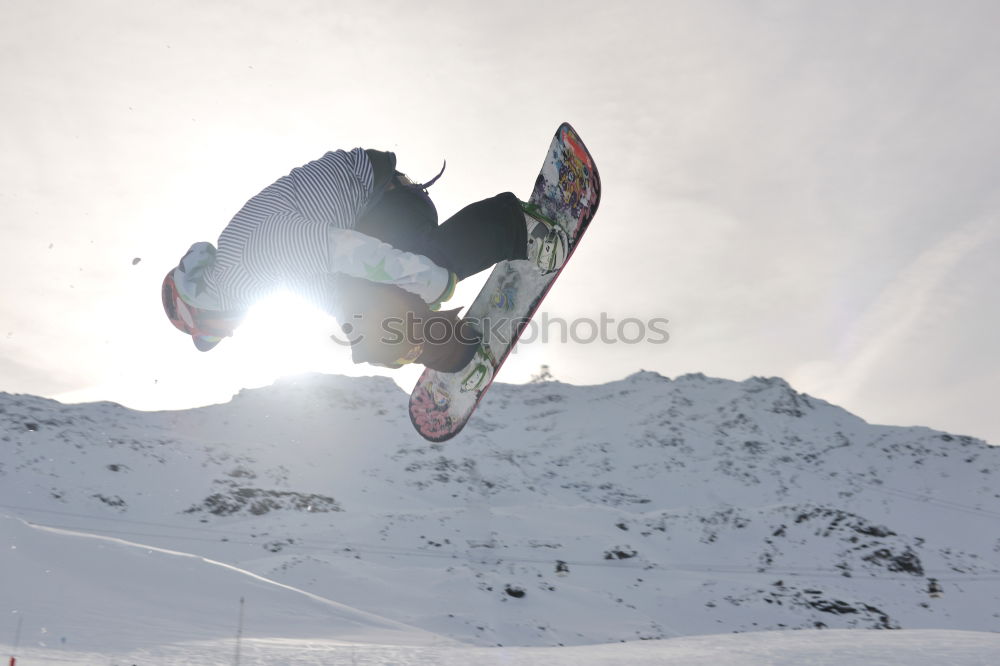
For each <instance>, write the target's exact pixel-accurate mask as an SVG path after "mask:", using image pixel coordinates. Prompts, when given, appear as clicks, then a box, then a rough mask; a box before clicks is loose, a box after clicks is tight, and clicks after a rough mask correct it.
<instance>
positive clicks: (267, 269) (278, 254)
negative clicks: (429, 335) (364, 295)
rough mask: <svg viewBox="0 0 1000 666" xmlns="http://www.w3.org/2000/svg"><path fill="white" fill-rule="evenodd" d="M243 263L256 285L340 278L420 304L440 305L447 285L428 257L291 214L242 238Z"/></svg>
mask: <svg viewBox="0 0 1000 666" xmlns="http://www.w3.org/2000/svg"><path fill="white" fill-rule="evenodd" d="M242 263H243V264H244V265H245V267H246V269H247V271H248V272H249V273H250V274H251V275H252V276H253V277H254V278H255V279H256V280H257V281H259V282H261V283H274V284H280V283H288V282H292V281H298V280H302V279H309V278H317V277H323V276H325V275H337V274H341V275H347V276H351V277H357V278H362V279H365V280H368V281H370V282H375V283H378V284H388V285H394V286H397V287H400V288H402V289H404V290H406V291H408V292H410V293H412V294H415V295H416V296H418V297H420V298H421V299H422V300H423V301H424V302H425V303H436V302H438V301H440V300H442V296H443V295H446V294H447V293H448V292H449V290H450V288H451V286H452V284H451V283H452V280H451V274H450V272H449V271H448V270H447V269H445V268H442V267H440V266H438V265H437V264H435V263H434V262H433V261H431V260H430V259H428V258H427V257H424V256H422V255H418V254H413V253H411V252H403V251H401V250H397V249H396V248H394V247H393V246H391V245H389V244H388V243H384V242H382V241H380V240H378V239H377V238H374V237H372V236H368V235H366V234H363V233H361V232H359V231H354V230H351V229H338V228H336V227H333V226H331V225H328V224H326V223H324V222H319V221H314V220H308V219H305V218H303V217H302V216H301V215H299V214H298V213H296V212H294V211H290V210H286V211H282V212H280V213H276V214H273V215H271V216H270V217H268V218H267V219H265V220H263V221H261V223H260V224H259V225H257V227H256V228H255V229H254V230H253V232H252V233H251V234H250V235H249V236H248V237H247V242H246V244H245V246H244V250H243V256H242Z"/></svg>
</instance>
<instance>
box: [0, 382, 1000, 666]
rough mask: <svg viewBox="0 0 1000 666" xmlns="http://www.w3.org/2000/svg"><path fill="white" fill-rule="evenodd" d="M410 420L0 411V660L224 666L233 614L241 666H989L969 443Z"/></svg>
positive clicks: (853, 430)
mask: <svg viewBox="0 0 1000 666" xmlns="http://www.w3.org/2000/svg"><path fill="white" fill-rule="evenodd" d="M406 401H407V396H406V394H405V393H404V392H403V391H401V390H400V389H399V388H397V387H396V386H395V384H393V383H392V382H391V381H390V380H387V379H384V378H361V379H357V378H345V377H337V376H320V375H311V376H304V377H298V378H292V379H288V380H284V381H282V382H279V383H278V384H276V385H274V386H272V387H269V388H265V389H257V390H249V391H244V392H242V393H240V394H239V395H237V396H236V397H235V398H234V399H233V400H232V401H231V402H230V403H227V404H224V405H216V406H211V407H205V408H200V409H194V410H187V411H179V412H155V413H149V412H136V411H132V410H128V409H125V408H123V407H120V406H118V405H114V404H110V403H95V404H85V405H62V404H60V403H57V402H54V401H51V400H45V399H41V398H37V397H33V396H26V395H7V394H0V649H7V650H8V651H13V650H14V646H13V643H14V638H15V631H16V629H15V627H16V625H17V621H18V618H19V619H20V621H21V623H22V628H21V633H20V636H19V643H20V644H19V647H18V648H17V654H18V656H19V660H20V663H23V664H29V663H74V664H75V663H93V664H99V663H123V664H125V663H128V664H131V663H136V664H143V663H157V664H188V663H190V664H195V663H197V664H215V663H219V664H222V663H233V658H234V654H233V653H234V646H235V634H236V627H237V623H238V614H239V599H240V598H241V597H242V598H244V599H245V600H246V604H245V608H244V631H243V636H242V644H241V650H242V656H243V662H242V663H260V664H265V663H266V664H270V663H286V664H320V663H323V664H327V663H362V664H364V663H372V664H374V663H399V664H468V663H504V664H542V663H544V664H563V663H565V664H605V663H608V664H610V663H630V664H645V663H650V664H652V663H666V662H668V661H669V663H692V664H701V663H706V664H707V663H718V664H725V663H748V662H750V663H775V664H778V663H810V664H812V663H815V664H826V663H831V664H832V663H835V662H836V663H842V662H843V661H844V660H845V659H846V660H847V661H848V662H853V661H857V662H859V663H861V662H864V663H909V664H924V663H927V664H930V663H935V664H937V663H956V664H974V663H983V664H985V663H995V662H996V661H997V658H996V655H1000V635H997V634H993V633H983V632H995V631H996V630H997V628H998V627H1000V530H998V529H997V528H998V524H1000V490H998V489H997V488H996V487H995V485H996V478H997V477H996V475H998V474H1000V449H996V448H994V447H992V446H990V445H988V444H986V443H985V442H982V441H980V440H976V439H972V438H969V437H963V436H959V435H951V434H947V433H942V432H938V431H933V430H929V429H927V428H920V427H889V426H877V425H871V424H868V423H865V422H864V421H862V420H861V419H859V418H857V417H855V416H853V415H851V414H849V413H847V412H845V411H844V410H842V409H840V408H838V407H835V406H833V405H830V404H828V403H826V402H824V401H822V400H818V399H816V398H813V397H810V396H807V395H804V394H800V393H797V392H795V391H794V390H793V389H792V388H791V387H789V386H788V384H787V383H785V382H784V381H783V380H781V379H777V378H770V379H765V378H752V379H748V380H746V381H744V382H732V381H727V380H719V379H711V378H707V377H704V376H702V375H686V376H683V377H679V378H677V379H674V380H671V379H668V378H666V377H662V376H660V375H657V374H655V373H647V372H640V373H637V374H634V375H632V376H630V377H628V378H626V379H624V380H621V381H618V382H612V383H609V384H603V385H598V386H571V385H566V384H561V383H558V382H546V383H540V384H531V385H526V386H509V385H502V384H501V385H495V386H494V387H493V388H492V389H491V392H490V395H489V396H488V397H487V398H486V400H485V402H484V404H483V405H482V407H481V409H480V410H479V411H478V412H477V414H476V416H474V417H473V419H472V420H471V421H470V423H469V425H468V426H467V427H466V429H465V431H464V432H463V433H462V434H461V435H459V436H458V437H457V438H455V439H454V440H451V441H449V442H445V443H443V444H430V443H428V442H425V441H423V440H422V439H420V438H419V436H417V435H416V434H415V433H414V432H413V431H412V428H411V426H410V424H409V420H408V416H407V412H406ZM931 579H935V581H936V584H937V585H939V586H940V588H941V592H940V594H939V595H934V596H932V595H931V594H929V589H930V585H931ZM817 629H823V630H822V631H817ZM842 629H843V630H846V629H854V630H861V629H898V630H901V631H872V632H869V631H836V630H842ZM790 630H797V631H790ZM731 632H754V633H739V634H735V635H719V634H730V633H731ZM597 644H604V645H597ZM989 655H992V656H993V658H992V659H988V658H987V657H988V656H989ZM2 656H3V655H2V654H0V657H2Z"/></svg>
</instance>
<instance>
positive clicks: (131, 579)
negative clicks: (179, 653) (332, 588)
mask: <svg viewBox="0 0 1000 666" xmlns="http://www.w3.org/2000/svg"><path fill="white" fill-rule="evenodd" d="M0 535H2V536H3V545H4V547H3V549H0V571H3V572H4V584H3V592H2V601H0V607H2V611H3V613H4V615H3V617H4V618H5V619H6V620H9V619H10V618H11V617H12V616H16V615H22V616H23V617H24V621H25V623H26V626H27V629H28V634H29V635H31V636H32V640H31V641H30V643H31V644H32V645H36V646H39V647H59V648H60V649H72V650H74V651H76V650H83V651H92V652H99V651H101V650H103V649H106V648H107V647H108V646H113V647H114V648H115V650H131V649H136V648H141V647H146V646H148V645H150V644H153V645H155V644H171V643H183V642H188V641H218V640H220V639H223V638H226V639H230V638H231V637H233V636H234V635H235V632H236V627H237V625H238V612H239V611H238V609H239V599H240V598H244V599H245V600H246V603H247V604H248V605H247V606H246V608H248V609H249V612H248V613H245V615H246V622H245V631H244V633H245V635H246V636H247V637H248V638H275V637H279V638H282V639H293V640H294V639H298V640H301V639H315V638H326V637H328V636H330V635H331V634H335V635H337V636H339V637H341V638H342V639H343V640H354V641H362V642H363V641H369V642H372V641H374V640H377V641H378V642H381V643H398V644H408V645H414V644H417V645H419V644H424V645H432V644H436V643H437V644H439V643H447V642H448V641H447V640H446V639H443V638H440V637H437V636H433V635H430V634H428V633H426V632H423V631H420V630H418V629H415V628H412V627H406V626H404V625H401V624H399V623H396V622H392V621H389V620H385V619H384V618H379V617H376V616H373V615H370V614H367V613H361V612H358V611H356V610H354V609H351V608H348V607H346V606H342V605H340V604H335V603H331V602H329V601H326V600H324V599H321V598H318V597H315V596H313V595H309V594H306V593H304V592H302V591H299V590H295V589H293V588H290V587H287V586H282V585H277V584H275V583H272V582H270V581H267V580H265V579H262V578H259V577H257V576H254V575H253V574H249V573H247V572H243V571H240V570H238V569H234V568H232V567H229V566H226V565H222V564H219V563H215V562H210V561H206V560H204V559H202V558H198V557H193V556H191V555H185V554H181V553H172V552H170V551H163V550H156V549H150V548H145V547H140V546H136V545H132V544H128V543H125V542H122V541H120V540H117V539H111V538H107V537H91V536H83V535H80V534H74V533H69V532H65V531H62V530H52V529H48V528H35V527H30V526H28V525H25V524H23V523H22V522H21V521H19V520H16V519H13V518H0ZM39 624H40V625H41V626H39ZM276 627H280V629H281V633H280V634H277V635H276V634H275V633H274V630H275V628H276Z"/></svg>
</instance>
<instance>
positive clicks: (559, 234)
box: [521, 202, 569, 275]
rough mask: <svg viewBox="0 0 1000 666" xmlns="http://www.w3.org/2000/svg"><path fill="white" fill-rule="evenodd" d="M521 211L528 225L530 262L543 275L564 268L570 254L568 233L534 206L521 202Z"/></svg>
mask: <svg viewBox="0 0 1000 666" xmlns="http://www.w3.org/2000/svg"><path fill="white" fill-rule="evenodd" d="M521 210H523V211H524V221H525V224H527V225H528V261H530V262H531V263H533V264H535V265H536V266H538V269H539V270H540V271H541V272H542V275H545V274H547V273H552V272H553V271H557V270H559V269H560V268H562V265H563V262H565V261H566V256H567V255H568V254H569V236H568V235H567V234H566V231H565V230H564V229H563V228H562V227H561V226H559V224H558V223H557V222H554V221H552V220H551V219H549V218H548V217H546V216H545V214H543V213H542V212H541V210H540V209H539V208H538V206H536V205H534V204H530V203H524V202H521Z"/></svg>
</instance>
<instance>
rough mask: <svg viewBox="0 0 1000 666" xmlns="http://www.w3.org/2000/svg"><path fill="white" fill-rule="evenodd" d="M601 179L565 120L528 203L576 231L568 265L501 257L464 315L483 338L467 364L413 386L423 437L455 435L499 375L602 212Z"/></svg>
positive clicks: (429, 374) (413, 408)
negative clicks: (550, 266) (552, 267)
mask: <svg viewBox="0 0 1000 666" xmlns="http://www.w3.org/2000/svg"><path fill="white" fill-rule="evenodd" d="M600 199H601V180H600V178H599V176H598V174H597V167H596V166H595V165H594V159H593V157H591V155H590V152H589V151H588V150H587V147H586V146H585V145H584V144H583V141H582V140H581V139H580V135H578V134H577V133H576V131H575V130H574V129H573V128H572V127H571V126H570V125H569V124H568V123H563V124H562V125H560V126H559V129H558V130H557V131H556V134H555V137H554V138H553V139H552V144H551V145H550V146H549V150H548V153H546V156H545V162H544V163H543V164H542V169H541V172H540V173H539V174H538V178H537V179H536V180H535V186H534V189H533V190H532V192H531V197H530V198H529V199H528V203H529V204H531V205H534V206H537V207H538V209H539V210H540V212H541V213H542V214H543V215H545V216H546V217H548V218H549V219H551V220H553V221H555V222H557V223H558V224H560V225H562V227H563V228H564V229H565V230H566V232H567V234H568V235H569V239H570V246H569V251H568V254H567V256H566V260H565V261H564V262H563V265H562V267H560V268H559V269H558V270H556V271H554V272H551V273H547V274H544V275H543V274H542V272H541V271H540V270H539V269H538V268H537V267H536V266H535V265H534V264H532V263H530V262H529V261H527V260H514V261H501V262H500V263H498V264H497V265H496V266H495V267H494V268H493V272H492V273H491V274H490V277H489V279H488V280H487V281H486V284H485V285H484V286H483V288H482V291H480V292H479V295H478V296H477V297H476V299H475V301H473V303H472V305H470V306H469V311H468V313H467V314H466V315H465V318H464V319H465V321H466V322H470V323H471V324H472V325H473V326H475V327H476V329H477V330H478V331H479V332H480V333H481V334H482V342H481V343H480V346H479V349H478V350H477V351H476V354H475V356H474V357H473V359H472V360H471V361H470V362H469V363H468V365H466V367H465V368H463V369H462V370H460V371H458V372H454V373H444V372H439V371H437V370H431V369H430V368H428V369H426V370H424V373H423V374H422V375H421V376H420V379H419V380H417V384H416V386H414V388H413V392H412V393H411V394H410V407H409V411H410V420H411V421H412V422H413V426H414V427H415V428H416V429H417V432H419V433H420V435H421V436H422V437H424V438H425V439H428V440H430V441H432V442H442V441H444V440H446V439H450V438H452V437H454V436H455V435H457V434H458V433H459V432H460V431H461V430H462V428H463V427H465V424H466V423H468V421H469V417H471V416H472V413H473V412H474V411H475V409H476V407H477V406H478V405H479V403H480V402H481V401H482V399H483V396H484V395H485V394H486V391H487V390H488V389H489V387H490V385H491V384H492V383H493V378H494V377H495V376H496V374H497V372H498V371H499V370H500V367H501V366H502V365H503V362H504V361H505V360H506V358H507V356H508V355H509V354H510V352H511V350H512V349H513V348H514V345H515V344H516V343H517V341H518V339H519V338H520V337H521V333H523V332H524V329H525V328H526V327H527V326H528V323H529V322H530V321H531V317H532V316H533V315H534V314H535V311H536V310H537V309H538V306H539V305H540V304H541V302H542V300H543V299H544V298H545V295H546V294H547V293H548V291H549V289H551V288H552V285H553V284H554V283H555V281H556V280H557V279H558V278H559V275H560V273H562V271H563V270H565V268H566V265H567V264H568V263H569V260H570V258H571V257H572V256H573V252H574V251H575V250H576V247H577V245H579V243H580V239H581V238H582V237H583V234H584V232H585V231H586V230H587V227H588V226H589V225H590V222H591V220H592V219H593V217H594V213H596V212H597V205H598V203H599V202H600Z"/></svg>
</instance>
